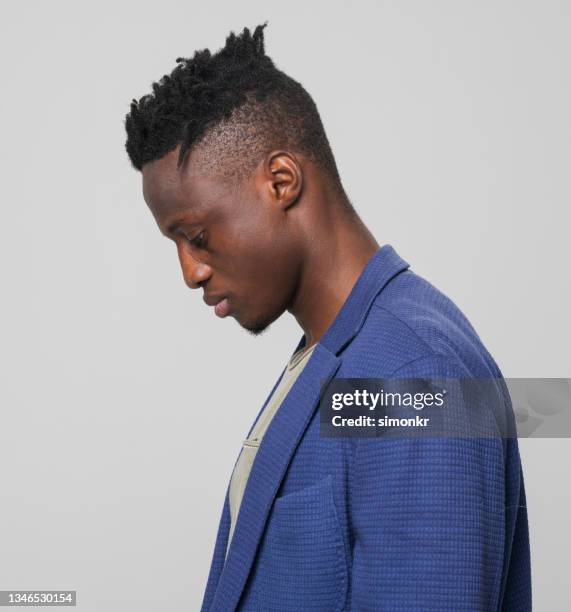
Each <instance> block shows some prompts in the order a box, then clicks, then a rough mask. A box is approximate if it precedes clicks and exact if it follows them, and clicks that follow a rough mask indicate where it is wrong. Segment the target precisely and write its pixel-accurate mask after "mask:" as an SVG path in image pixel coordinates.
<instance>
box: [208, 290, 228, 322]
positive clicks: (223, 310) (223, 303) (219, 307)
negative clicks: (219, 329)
mask: <svg viewBox="0 0 571 612" xmlns="http://www.w3.org/2000/svg"><path fill="white" fill-rule="evenodd" d="M202 299H203V300H204V301H205V302H206V303H207V304H208V306H214V312H215V314H216V316H218V317H225V316H226V315H227V314H228V312H229V311H230V302H229V300H228V298H227V297H223V296H215V295H209V296H207V295H205V296H204V297H203V298H202Z"/></svg>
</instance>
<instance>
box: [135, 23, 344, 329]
mask: <svg viewBox="0 0 571 612" xmlns="http://www.w3.org/2000/svg"><path fill="white" fill-rule="evenodd" d="M265 26H266V24H263V25H260V26H258V27H256V28H255V30H254V33H253V34H252V35H251V34H250V31H249V30H248V28H244V31H243V32H242V33H241V34H240V35H239V36H236V35H235V34H234V33H231V34H230V35H229V36H228V38H227V40H226V45H225V46H224V47H223V48H222V49H221V50H219V51H218V52H217V53H215V54H213V55H211V53H210V51H208V50H207V49H205V50H202V51H197V52H196V53H195V55H194V57H193V58H192V59H184V58H178V59H177V62H178V65H177V66H176V67H175V68H174V70H173V71H172V73H171V74H170V75H165V76H164V77H163V78H162V79H160V81H159V82H158V83H153V93H152V94H148V95H145V96H143V97H142V98H141V99H140V100H139V101H136V100H133V102H132V104H131V111H130V113H129V114H128V115H127V117H126V121H125V127H126V130H127V142H126V149H127V152H128V155H129V158H130V160H131V163H132V165H133V166H134V167H135V168H136V169H137V170H140V171H141V172H142V175H143V194H144V198H145V201H146V202H147V204H148V206H149V208H150V209H151V212H152V213H153V215H154V217H155V220H156V222H157V224H158V226H159V228H160V229H161V231H162V232H163V233H164V234H165V235H166V236H167V237H169V238H171V239H172V240H174V241H175V243H176V246H177V250H178V255H179V260H180V264H181V267H182V271H183V275H184V278H185V281H186V283H187V284H188V285H189V286H190V287H192V288H198V287H202V288H203V290H204V298H205V301H207V303H209V304H210V305H215V304H216V303H218V306H217V307H216V313H217V314H218V315H219V316H225V315H226V314H230V315H232V316H234V317H235V319H236V320H237V321H238V322H239V323H240V324H241V325H242V326H243V327H244V328H246V329H247V330H249V331H250V332H252V333H254V334H256V333H260V332H261V331H263V330H264V329H265V328H266V327H267V326H268V325H269V324H270V323H272V322H273V321H274V320H275V319H277V318H278V317H279V316H280V315H281V314H282V313H283V312H284V311H285V310H287V309H288V307H289V306H290V305H291V302H292V300H293V299H294V296H295V294H296V290H297V288H298V284H299V279H300V275H301V273H302V268H303V262H304V257H305V256H306V251H307V247H308V244H309V243H310V241H311V236H310V235H309V233H308V232H309V231H310V230H311V228H310V227H308V224H309V223H310V221H311V222H314V221H315V217H314V215H315V211H313V212H312V211H309V210H307V208H308V206H307V205H306V206H305V209H304V207H303V206H301V205H300V203H301V202H302V201H303V200H304V197H303V196H304V195H306V194H307V191H308V189H310V185H311V184H312V183H313V184H320V185H324V186H325V187H326V189H325V191H327V192H329V193H333V192H335V193H338V194H342V193H343V188H342V186H341V181H340V178H339V174H338V172H337V168H336V165H335V160H334V157H333V154H332V152H331V148H330V146H329V143H328V140H327V137H326V135H325V131H324V128H323V125H322V123H321V119H320V117H319V113H318V111H317V108H316V107H315V104H314V102H313V100H312V99H311V97H310V95H309V94H308V93H307V92H306V91H305V89H304V88H303V87H302V86H301V85H300V84H299V83H298V82H296V81H295V80H293V79H292V78H290V77H289V76H287V75H286V74H284V73H283V72H281V71H280V70H278V69H277V68H276V67H275V65H274V64H273V62H272V60H271V59H270V58H269V57H268V56H267V55H265V52H264V42H263V29H264V27H265ZM305 199H306V200H307V197H306V198H305ZM341 200H342V199H340V201H341ZM343 201H344V200H343ZM349 206H350V205H349ZM345 212H351V211H349V210H347V211H345ZM223 298H225V300H224V299H223ZM221 300H222V301H221Z"/></svg>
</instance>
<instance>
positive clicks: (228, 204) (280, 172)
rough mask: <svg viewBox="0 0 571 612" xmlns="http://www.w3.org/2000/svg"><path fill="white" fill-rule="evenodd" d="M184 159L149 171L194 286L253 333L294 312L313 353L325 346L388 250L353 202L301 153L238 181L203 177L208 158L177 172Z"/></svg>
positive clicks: (274, 156)
mask: <svg viewBox="0 0 571 612" xmlns="http://www.w3.org/2000/svg"><path fill="white" fill-rule="evenodd" d="M178 150H179V147H177V148H176V149H174V150H173V151H171V152H170V153H168V154H167V155H165V156H164V157H162V158H161V159H159V160H156V161H153V162H150V163H147V164H145V165H144V166H143V170H142V175H143V196H144V199H145V201H146V203H147V205H148V206H149V208H150V210H151V212H152V214H153V216H154V218H155V221H156V222H157V225H158V226H159V229H160V230H161V232H162V233H163V234H164V235H165V236H166V237H168V238H170V239H171V240H173V241H174V242H175V243H176V247H177V251H178V257H179V261H180V265H181V268H182V273H183V277H184V280H185V282H186V284H187V285H188V286H189V287H190V288H193V289H196V288H202V289H203V291H204V299H205V301H206V302H207V303H208V304H209V305H212V306H214V305H216V304H218V305H217V306H216V308H215V311H216V314H218V316H232V317H234V318H235V319H236V321H237V322H238V323H239V324H240V325H241V326H242V327H244V328H245V329H246V330H248V331H249V332H251V333H253V334H259V333H261V332H262V331H263V330H264V329H266V328H267V327H268V326H269V325H270V324H271V323H272V322H273V321H275V320H276V319H278V318H279V317H280V316H281V315H282V314H283V313H284V312H286V311H288V312H290V313H291V314H292V315H293V316H294V317H295V318H296V320H297V322H298V323H299V325H300V326H301V328H302V329H303V331H304V333H305V337H306V346H311V345H312V344H314V343H316V342H318V341H319V339H320V338H321V336H322V335H323V334H324V333H325V331H326V330H327V328H328V327H329V326H330V324H331V323H332V322H333V320H334V319H335V317H336V315H337V313H338V312H339V310H340V309H341V307H342V306H343V303H344V302H345V300H346V299H347V297H348V295H349V293H350V292H351V289H352V288H353V285H354V284H355V282H356V280H357V278H358V277H359V275H360V274H361V272H362V271H363V268H364V267H365V265H366V263H367V262H368V260H369V259H370V257H371V256H372V255H373V253H374V252H375V251H376V250H377V249H378V248H379V245H378V244H377V241H376V240H375V238H374V237H373V235H372V234H371V233H370V232H369V230H368V229H367V228H366V226H365V225H364V224H363V223H362V221H361V220H360V219H359V218H358V216H357V215H356V214H349V213H348V212H346V210H345V209H344V207H343V200H344V198H345V196H344V195H342V194H340V193H339V191H338V190H337V189H336V188H335V186H334V184H333V182H332V181H331V179H330V178H329V176H328V175H327V174H326V173H324V172H323V171H322V170H321V169H320V167H319V166H317V165H316V164H314V163H313V162H312V161H311V160H309V159H307V158H306V157H304V156H302V155H300V154H299V153H296V152H293V151H286V150H274V151H272V152H270V153H268V154H267V155H266V156H265V157H264V158H263V159H262V160H260V162H259V164H258V166H257V167H256V169H255V170H254V171H253V172H252V173H251V175H250V176H248V177H245V178H243V179H241V180H240V181H238V180H235V179H229V178H228V177H221V176H217V175H216V174H212V173H210V174H206V173H205V171H203V170H201V169H200V168H201V167H202V166H201V163H200V162H201V155H202V153H201V151H200V149H193V150H191V152H190V153H189V155H188V157H187V159H186V161H185V163H184V165H183V167H182V168H181V169H180V170H177V168H176V162H177V156H178ZM222 298H226V300H222ZM221 300H222V301H221Z"/></svg>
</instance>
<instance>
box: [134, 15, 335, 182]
mask: <svg viewBox="0 0 571 612" xmlns="http://www.w3.org/2000/svg"><path fill="white" fill-rule="evenodd" d="M267 23H268V22H267V21H266V22H265V23H264V24H262V25H258V26H257V27H256V28H255V30H254V32H253V34H250V30H249V29H248V28H244V30H243V31H242V33H241V34H239V35H238V36H236V35H235V34H234V32H231V33H230V35H229V36H228V37H227V39H226V44H225V46H224V47H223V48H222V49H220V50H219V51H217V52H216V53H214V54H211V53H210V51H209V50H208V49H203V50H202V51H196V52H195V54H194V57H193V58H192V59H187V58H182V57H179V58H177V60H176V61H177V66H176V67H175V68H174V69H173V71H172V72H171V74H170V75H165V76H163V77H162V78H161V79H160V80H159V81H158V82H154V83H153V84H152V88H153V93H152V94H147V95H144V96H143V97H142V98H141V99H140V100H139V101H137V100H135V99H133V101H132V102H131V110H130V113H129V114H127V116H126V118H125V129H126V131H127V142H126V145H125V148H126V149H127V153H128V155H129V158H130V160H131V163H132V165H133V167H134V168H136V169H137V170H141V169H142V167H143V165H144V164H145V163H147V162H150V161H153V160H157V159H160V158H161V157H163V156H164V155H165V154H166V153H168V152H169V151H171V150H173V149H175V148H176V147H177V146H178V145H179V144H180V145H181V147H180V151H179V155H178V161H177V168H180V167H181V166H182V165H183V163H184V159H185V156H186V154H187V153H188V151H189V150H190V149H191V147H200V149H201V152H203V155H201V160H202V162H201V163H203V164H205V165H206V166H207V169H209V170H210V169H213V168H215V169H216V173H217V174H225V175H231V176H244V175H246V174H247V173H248V172H249V171H251V170H253V168H254V167H255V166H256V165H257V164H258V163H259V161H260V159H261V158H262V156H263V155H264V154H265V153H267V152H269V151H270V150H272V149H273V148H286V149H288V148H289V149H290V150H293V151H298V152H300V153H301V154H303V155H305V156H307V157H308V158H309V159H311V160H312V161H313V162H315V163H316V164H318V165H319V166H320V167H321V168H322V169H323V170H324V171H325V172H327V173H328V174H329V175H330V177H331V178H333V180H334V181H335V182H336V184H337V186H339V187H340V186H341V181H340V178H339V174H338V171H337V167H336V164H335V159H334V157H333V153H332V151H331V147H330V145H329V142H328V140H327V136H326V135H325V130H324V128H323V124H322V122H321V118H320V116H319V113H318V111H317V108H316V106H315V103H314V102H313V99H312V98H311V96H310V95H309V93H307V91H306V90H305V89H304V88H303V87H302V85H301V84H300V83H298V82H297V81H295V80H294V79H292V78H291V77H289V76H288V75H286V74H285V73H283V72H282V71H281V70H278V69H277V68H276V66H275V65H274V63H273V61H272V60H271V59H270V58H269V57H268V56H267V55H266V54H265V51H264V35H263V30H264V28H265V27H266V26H267Z"/></svg>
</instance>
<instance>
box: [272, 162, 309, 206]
mask: <svg viewBox="0 0 571 612" xmlns="http://www.w3.org/2000/svg"><path fill="white" fill-rule="evenodd" d="M264 165H265V168H266V172H265V173H264V174H265V182H266V187H267V189H268V191H269V193H268V195H269V196H270V198H271V199H272V200H273V201H274V202H275V203H276V204H277V205H278V206H280V208H282V209H283V210H285V209H286V208H289V207H290V206H291V205H292V204H295V203H296V202H297V200H298V199H299V196H300V195H301V188H302V185H303V171H302V168H301V164H300V163H299V161H298V160H297V159H296V157H295V156H294V155H293V154H292V153H289V152H288V151H283V150H280V151H272V152H271V153H270V154H269V155H268V156H267V157H266V163H265V164H264Z"/></svg>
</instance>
